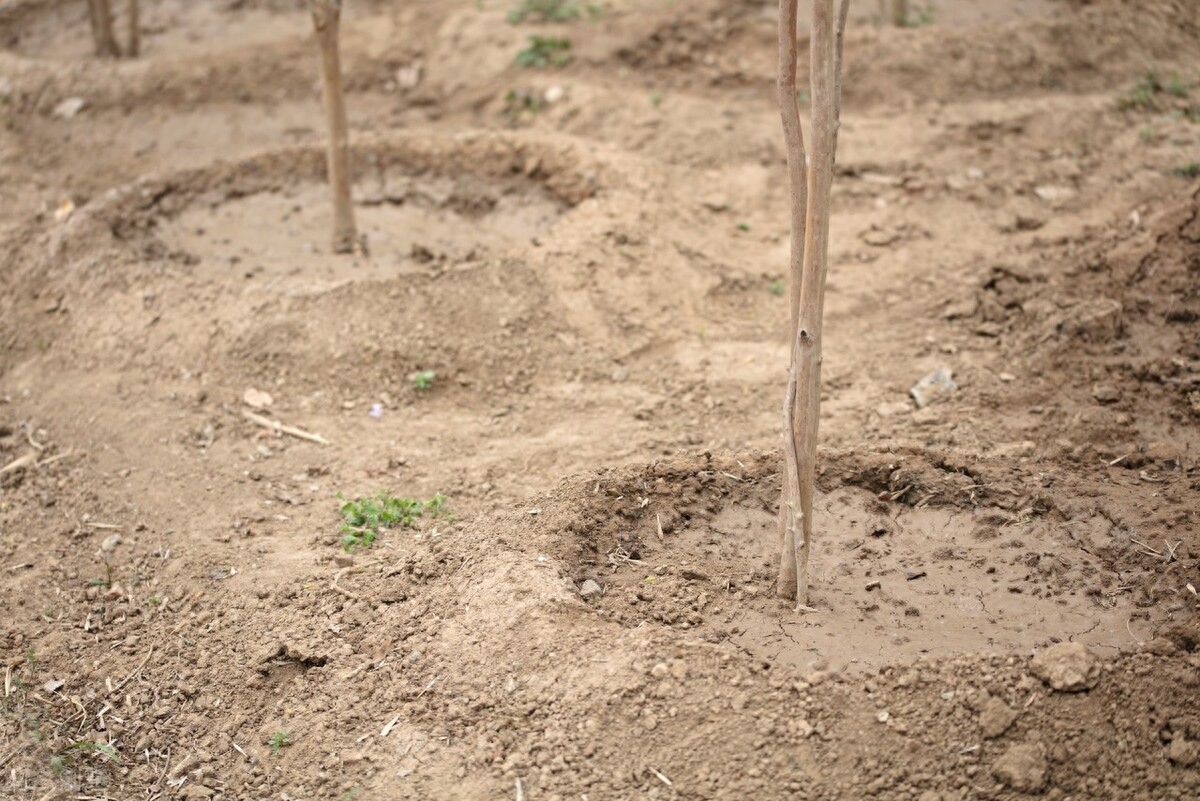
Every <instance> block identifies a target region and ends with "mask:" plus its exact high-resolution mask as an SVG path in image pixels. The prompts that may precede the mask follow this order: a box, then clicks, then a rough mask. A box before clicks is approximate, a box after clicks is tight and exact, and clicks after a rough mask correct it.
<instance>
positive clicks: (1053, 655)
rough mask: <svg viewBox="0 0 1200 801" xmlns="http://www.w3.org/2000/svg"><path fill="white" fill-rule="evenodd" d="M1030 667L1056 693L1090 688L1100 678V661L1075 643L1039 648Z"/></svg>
mask: <svg viewBox="0 0 1200 801" xmlns="http://www.w3.org/2000/svg"><path fill="white" fill-rule="evenodd" d="M1030 669H1031V670H1032V671H1033V675H1035V676H1037V677H1038V678H1039V679H1041V680H1042V681H1043V682H1045V683H1046V684H1047V685H1048V686H1049V687H1050V688H1051V689H1053V690H1058V691H1060V692H1067V693H1077V692H1081V691H1083V690H1090V689H1092V688H1093V687H1095V686H1096V682H1097V681H1099V680H1100V660H1099V659H1098V658H1097V657H1096V655H1095V654H1093V653H1092V652H1091V651H1089V650H1088V648H1087V646H1085V645H1083V644H1082V643H1077V642H1063V643H1059V644H1057V645H1052V646H1050V647H1049V648H1046V649H1045V650H1043V651H1039V652H1038V654H1037V655H1036V656H1034V658H1033V662H1032V663H1031V664H1030Z"/></svg>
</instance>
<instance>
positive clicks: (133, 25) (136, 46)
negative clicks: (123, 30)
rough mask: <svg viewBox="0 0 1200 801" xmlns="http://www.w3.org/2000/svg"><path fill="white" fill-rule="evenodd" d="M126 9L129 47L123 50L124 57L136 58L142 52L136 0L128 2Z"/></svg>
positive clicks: (139, 18) (140, 21)
mask: <svg viewBox="0 0 1200 801" xmlns="http://www.w3.org/2000/svg"><path fill="white" fill-rule="evenodd" d="M126 8H127V9H128V11H129V46H128V47H126V48H125V55H127V56H129V57H130V58H137V57H138V55H139V54H140V53H141V51H142V32H141V24H142V20H141V13H140V11H139V9H138V0H129V3H128V5H127V6H126Z"/></svg>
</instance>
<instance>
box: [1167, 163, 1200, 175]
mask: <svg viewBox="0 0 1200 801" xmlns="http://www.w3.org/2000/svg"><path fill="white" fill-rule="evenodd" d="M1172 172H1174V173H1175V174H1176V175H1178V176H1179V177H1180V178H1195V177H1197V176H1200V162H1196V161H1189V162H1188V163H1187V164H1184V165H1183V166H1182V167H1176V168H1175V169H1174V170H1173V171H1172Z"/></svg>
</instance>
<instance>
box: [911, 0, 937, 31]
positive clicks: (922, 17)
mask: <svg viewBox="0 0 1200 801" xmlns="http://www.w3.org/2000/svg"><path fill="white" fill-rule="evenodd" d="M932 24H933V3H926V4H925V5H924V6H922V7H921V8H918V9H916V10H914V11H909V12H908V19H906V20H905V21H904V27H906V28H923V27H924V26H926V25H932Z"/></svg>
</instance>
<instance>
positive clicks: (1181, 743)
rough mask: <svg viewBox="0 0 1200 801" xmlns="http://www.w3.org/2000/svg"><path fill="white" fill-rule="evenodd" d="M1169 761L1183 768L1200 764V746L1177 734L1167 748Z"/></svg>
mask: <svg viewBox="0 0 1200 801" xmlns="http://www.w3.org/2000/svg"><path fill="white" fill-rule="evenodd" d="M1167 759H1169V760H1171V763H1172V764H1174V765H1178V766H1179V767H1181V768H1190V767H1192V766H1193V765H1195V764H1196V763H1197V762H1200V745H1197V744H1196V743H1194V742H1192V741H1191V740H1185V739H1183V737H1182V736H1181V735H1178V734H1177V735H1175V739H1174V740H1172V741H1171V744H1170V745H1169V746H1167Z"/></svg>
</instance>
